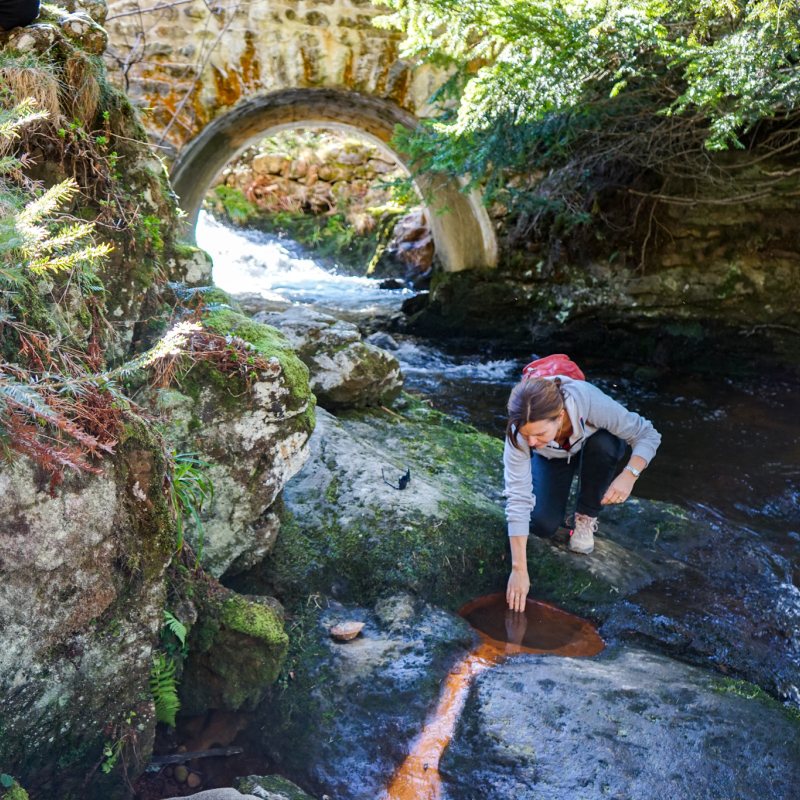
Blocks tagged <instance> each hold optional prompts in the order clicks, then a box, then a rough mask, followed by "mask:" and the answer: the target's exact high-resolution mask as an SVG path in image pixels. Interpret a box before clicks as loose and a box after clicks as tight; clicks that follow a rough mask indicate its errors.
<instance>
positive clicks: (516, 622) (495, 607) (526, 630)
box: [458, 594, 605, 656]
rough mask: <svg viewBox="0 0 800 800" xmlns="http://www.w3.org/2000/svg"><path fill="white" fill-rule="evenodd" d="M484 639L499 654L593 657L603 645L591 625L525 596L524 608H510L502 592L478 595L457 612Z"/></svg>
mask: <svg viewBox="0 0 800 800" xmlns="http://www.w3.org/2000/svg"><path fill="white" fill-rule="evenodd" d="M458 613H459V614H460V615H461V616H462V617H463V618H464V619H465V620H466V621H467V622H468V623H469V624H470V626H471V627H472V628H474V629H475V630H476V631H478V633H479V634H480V635H481V637H482V638H483V640H484V642H487V643H488V644H491V645H494V646H495V647H497V648H498V649H499V650H500V651H501V652H502V653H506V654H511V653H552V654H553V655H559V656H595V655H597V654H598V653H599V652H601V651H602V650H603V648H604V647H605V644H604V642H603V640H602V639H601V638H600V635H599V634H598V633H597V631H596V630H595V628H594V626H593V625H592V624H591V623H590V622H587V621H586V620H585V619H581V618H580V617H576V616H573V615H572V614H568V613H567V612H566V611H562V610H561V609H560V608H557V607H556V606H553V605H550V604H549V603H543V602H541V601H538V600H531V599H528V601H527V603H526V605H525V610H524V611H511V609H509V607H508V603H507V602H506V598H505V595H502V594H493V595H489V596H488V597H481V598H480V599H478V600H474V601H473V602H471V603H468V604H467V605H465V606H464V607H463V608H462V609H461V610H460V611H459V612H458Z"/></svg>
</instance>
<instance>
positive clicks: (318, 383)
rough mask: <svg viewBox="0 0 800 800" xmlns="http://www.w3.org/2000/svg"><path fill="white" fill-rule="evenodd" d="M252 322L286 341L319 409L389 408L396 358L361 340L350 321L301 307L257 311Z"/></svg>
mask: <svg viewBox="0 0 800 800" xmlns="http://www.w3.org/2000/svg"><path fill="white" fill-rule="evenodd" d="M253 319H254V320H256V321H257V322H264V323H266V324H268V325H272V326H273V327H275V328H277V329H278V330H279V331H281V332H282V333H283V334H284V335H285V336H286V337H287V338H288V339H289V341H290V342H291V343H292V346H293V347H294V348H295V350H296V351H297V354H298V356H299V357H300V358H301V359H302V361H303V363H304V364H305V365H306V366H307V367H308V369H309V373H310V377H309V381H310V385H311V391H313V392H314V394H315V395H316V397H317V401H318V402H319V404H320V405H321V406H322V407H323V408H326V409H328V410H334V409H340V408H363V407H365V406H380V405H391V403H392V401H393V400H394V399H395V398H396V397H397V396H398V395H399V394H400V391H401V389H402V388H403V376H402V375H401V374H400V364H399V363H398V361H397V359H396V358H395V357H394V356H393V355H391V354H390V353H388V352H386V350H383V349H381V348H380V347H376V346H375V345H374V344H370V343H367V342H363V341H362V340H361V333H360V332H359V329H358V327H357V326H356V325H354V324H353V323H351V322H344V321H342V320H337V319H336V318H335V317H332V316H329V315H328V314H323V313H320V312H317V311H312V310H311V309H309V308H305V307H304V306H293V307H292V308H289V309H287V310H286V311H284V312H282V313H270V312H260V313H258V314H256V315H255V316H254V317H253Z"/></svg>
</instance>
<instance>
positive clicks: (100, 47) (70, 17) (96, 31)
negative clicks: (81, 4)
mask: <svg viewBox="0 0 800 800" xmlns="http://www.w3.org/2000/svg"><path fill="white" fill-rule="evenodd" d="M58 23H59V25H60V26H61V30H62V31H64V34H65V35H66V37H67V38H68V39H71V40H72V41H73V42H76V43H77V44H79V45H80V46H81V47H82V48H83V49H84V50H85V51H86V52H87V53H90V54H91V55H95V56H99V55H102V54H103V52H105V49H106V45H107V44H108V34H107V33H106V30H105V28H103V27H102V25H99V24H98V23H97V22H95V21H94V20H93V19H92V17H90V16H89V14H88V13H86V12H84V11H76V12H75V13H73V14H67V15H66V16H64V17H61V18H60V19H59V21H58Z"/></svg>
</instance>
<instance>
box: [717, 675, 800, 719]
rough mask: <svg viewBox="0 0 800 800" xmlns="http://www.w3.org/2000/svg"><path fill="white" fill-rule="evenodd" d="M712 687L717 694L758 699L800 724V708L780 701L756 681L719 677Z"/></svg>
mask: <svg viewBox="0 0 800 800" xmlns="http://www.w3.org/2000/svg"><path fill="white" fill-rule="evenodd" d="M711 688H712V690H713V691H715V692H716V693H717V694H735V695H736V696H737V697H742V698H744V699H745V700H756V701H757V702H759V703H761V704H762V705H765V706H766V707H767V708H769V709H772V710H773V711H780V713H781V714H783V716H784V717H786V718H787V719H788V720H790V721H792V722H795V723H797V724H800V709H797V708H794V707H792V706H786V705H783V703H779V702H778V701H777V700H776V699H775V698H774V697H772V696H771V695H769V694H767V693H766V692H765V691H764V690H763V689H762V688H761V687H760V686H756V684H755V683H750V681H745V680H740V679H739V678H719V679H717V680H716V681H714V683H712V684H711Z"/></svg>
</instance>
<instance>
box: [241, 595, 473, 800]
mask: <svg viewBox="0 0 800 800" xmlns="http://www.w3.org/2000/svg"><path fill="white" fill-rule="evenodd" d="M351 619H358V620H360V621H362V622H364V623H365V625H364V629H363V631H362V634H361V635H360V636H359V637H358V638H356V639H353V640H352V641H350V642H337V641H335V640H333V639H331V637H330V636H329V634H328V630H329V628H330V627H331V626H332V625H334V624H336V623H338V622H340V621H341V620H351ZM303 644H304V648H305V649H304V650H303V651H302V652H301V653H299V654H298V655H297V656H296V661H295V663H294V666H293V673H294V676H295V677H294V679H292V680H290V681H289V683H288V686H287V687H286V689H285V693H283V694H282V695H280V705H279V706H277V707H275V706H272V705H271V704H270V703H266V704H265V705H264V706H263V707H262V711H261V713H263V717H262V722H261V723H260V724H261V725H262V726H264V728H263V736H264V737H265V743H266V746H267V748H268V751H269V752H270V754H271V755H272V756H273V758H275V759H276V762H277V764H278V768H279V769H280V771H281V772H283V773H286V774H289V775H290V776H291V777H294V778H295V779H296V780H297V781H298V782H299V783H301V784H302V785H303V786H304V787H306V788H308V789H309V790H310V791H311V792H312V793H313V794H315V795H318V796H322V795H324V794H327V795H328V796H329V797H331V798H333V799H334V800H375V798H376V797H378V796H379V794H380V791H381V789H382V788H383V786H384V785H385V784H386V782H387V781H388V780H389V778H390V777H391V775H392V773H393V772H394V770H395V769H396V767H397V765H398V764H399V763H400V762H401V761H402V759H403V756H404V752H405V748H406V747H407V744H408V742H409V741H410V740H411V739H413V737H414V736H415V735H416V734H417V733H418V732H419V730H420V728H421V726H422V723H423V722H424V720H425V717H426V714H427V713H428V712H429V710H430V708H431V707H432V706H433V705H434V704H435V702H436V698H437V696H438V693H439V687H440V682H441V681H442V679H443V678H444V677H445V675H447V673H448V671H449V669H450V668H451V667H452V665H453V664H454V663H455V661H456V660H457V659H458V658H460V657H461V656H462V655H463V654H464V653H465V652H466V650H467V649H469V648H471V647H473V646H475V645H476V644H477V636H476V635H475V634H474V633H473V632H472V631H471V629H470V628H469V627H468V626H467V625H466V623H465V622H464V621H463V620H461V619H460V618H459V617H457V616H455V615H453V614H450V613H447V612H445V611H443V610H441V609H438V608H435V607H433V606H430V605H427V604H425V603H422V602H421V601H419V600H418V599H416V598H414V597H413V596H412V595H409V594H399V595H395V596H392V597H389V598H385V599H384V600H382V601H380V602H379V603H377V604H376V606H375V608H374V609H367V608H363V607H358V606H351V605H347V606H344V605H341V604H339V603H336V602H335V601H330V602H327V603H325V604H324V607H323V608H321V609H319V610H317V611H316V612H314V614H313V617H312V618H310V619H308V621H307V622H306V626H305V628H304V639H303ZM275 691H276V690H273V694H274V693H275ZM276 698H277V695H276ZM276 712H277V715H278V716H276ZM279 720H280V721H279ZM266 721H269V722H270V724H266V725H265V722H266ZM240 788H241V786H240ZM243 790H244V789H243ZM250 791H253V792H254V793H257V792H255V790H253V789H251V790H250Z"/></svg>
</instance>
